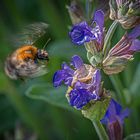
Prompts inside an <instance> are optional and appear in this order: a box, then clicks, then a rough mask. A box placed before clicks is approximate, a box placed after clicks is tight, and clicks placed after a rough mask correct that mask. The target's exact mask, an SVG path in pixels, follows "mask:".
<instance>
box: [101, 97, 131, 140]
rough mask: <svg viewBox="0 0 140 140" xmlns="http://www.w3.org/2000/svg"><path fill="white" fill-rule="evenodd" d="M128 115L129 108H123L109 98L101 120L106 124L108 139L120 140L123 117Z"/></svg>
mask: <svg viewBox="0 0 140 140" xmlns="http://www.w3.org/2000/svg"><path fill="white" fill-rule="evenodd" d="M128 116H129V110H128V109H125V110H123V109H122V107H121V105H120V104H118V103H117V102H116V101H115V100H114V99H111V101H110V104H109V107H108V110H107V111H106V114H105V116H104V118H103V119H102V120H101V122H102V123H103V124H106V125H107V129H108V134H109V137H110V140H122V134H123V123H124V119H125V118H126V117H128Z"/></svg>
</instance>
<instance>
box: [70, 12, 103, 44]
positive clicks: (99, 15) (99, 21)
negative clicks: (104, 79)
mask: <svg viewBox="0 0 140 140" xmlns="http://www.w3.org/2000/svg"><path fill="white" fill-rule="evenodd" d="M103 26H104V13H103V11H101V10H98V11H96V12H95V14H94V18H93V20H92V23H91V25H88V23H87V22H86V21H83V22H81V23H79V24H76V25H74V26H73V28H72V29H71V31H70V32H69V35H70V38H71V40H72V42H73V43H74V44H76V45H82V44H84V43H86V42H90V41H93V40H95V41H96V44H99V45H101V44H103V43H102V42H103Z"/></svg>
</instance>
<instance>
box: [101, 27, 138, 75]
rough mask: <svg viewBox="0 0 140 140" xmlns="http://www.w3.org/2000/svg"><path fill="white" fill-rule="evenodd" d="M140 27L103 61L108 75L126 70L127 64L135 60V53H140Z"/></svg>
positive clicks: (116, 46) (123, 38)
mask: <svg viewBox="0 0 140 140" xmlns="http://www.w3.org/2000/svg"><path fill="white" fill-rule="evenodd" d="M139 35H140V26H137V27H135V28H134V29H133V30H132V31H131V32H130V33H129V34H125V35H124V36H123V37H122V39H121V40H120V41H119V42H118V43H117V44H116V45H115V46H114V47H113V48H112V49H111V50H110V51H109V53H108V55H107V57H106V58H105V59H104V60H103V65H102V66H103V70H104V72H105V73H106V74H116V73H119V72H121V71H123V70H124V68H125V67H126V65H127V63H128V62H129V61H130V60H132V59H133V55H134V53H135V52H138V51H140V41H139V40H138V39H136V38H137V37H138V36H139Z"/></svg>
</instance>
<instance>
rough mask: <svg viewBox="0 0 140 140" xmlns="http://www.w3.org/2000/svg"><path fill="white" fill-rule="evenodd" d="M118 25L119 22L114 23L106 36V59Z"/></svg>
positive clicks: (104, 48) (104, 49)
mask: <svg viewBox="0 0 140 140" xmlns="http://www.w3.org/2000/svg"><path fill="white" fill-rule="evenodd" d="M117 25H118V22H117V21H114V22H113V23H112V24H111V26H110V28H109V30H108V32H107V34H106V36H105V39H104V40H105V42H104V47H103V53H104V57H106V54H107V51H108V50H109V47H110V45H109V44H110V41H111V39H112V36H113V34H114V32H115V30H116V28H117Z"/></svg>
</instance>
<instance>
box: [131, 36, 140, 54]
mask: <svg viewBox="0 0 140 140" xmlns="http://www.w3.org/2000/svg"><path fill="white" fill-rule="evenodd" d="M130 50H132V51H134V52H137V51H140V40H138V39H135V40H133V41H132V45H131V47H130Z"/></svg>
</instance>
